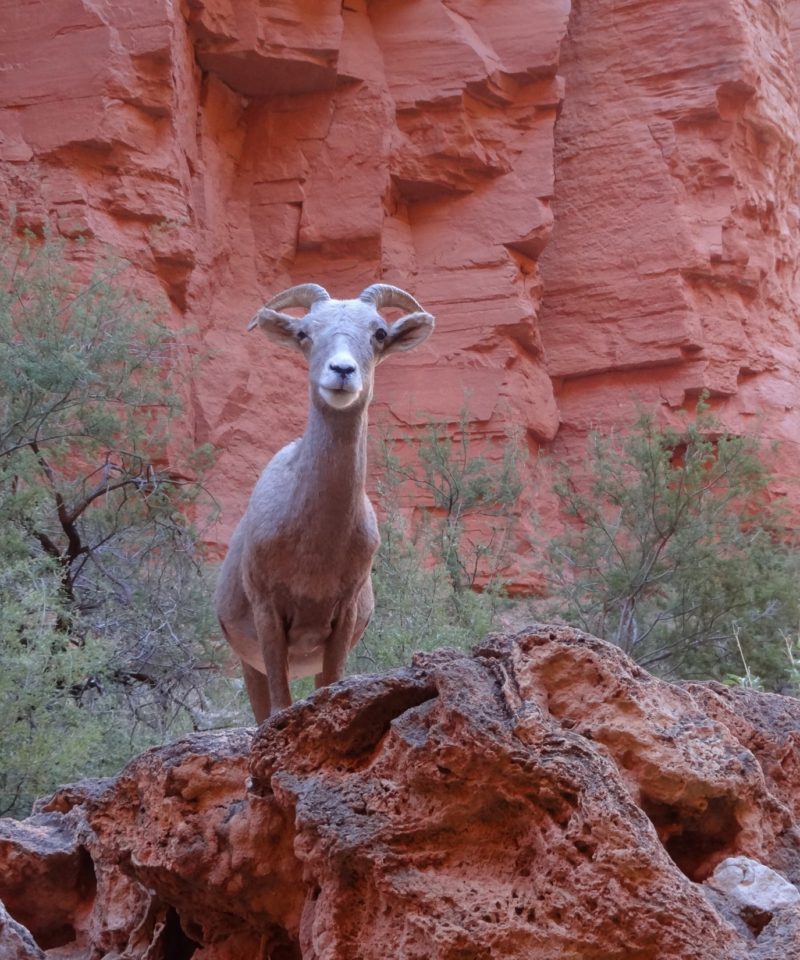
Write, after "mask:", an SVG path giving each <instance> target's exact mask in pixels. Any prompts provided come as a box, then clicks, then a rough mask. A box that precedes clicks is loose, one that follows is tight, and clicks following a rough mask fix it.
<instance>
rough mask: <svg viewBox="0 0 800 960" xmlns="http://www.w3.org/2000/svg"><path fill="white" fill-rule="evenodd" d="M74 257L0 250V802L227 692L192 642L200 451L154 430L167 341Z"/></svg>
mask: <svg viewBox="0 0 800 960" xmlns="http://www.w3.org/2000/svg"><path fill="white" fill-rule="evenodd" d="M85 260H86V253H85V250H84V249H83V248H82V247H81V246H80V245H67V244H65V243H62V242H57V241H54V240H45V241H43V242H39V241H35V240H32V239H31V240H27V241H23V242H17V241H16V240H15V239H14V238H12V237H10V236H8V235H6V239H5V245H4V248H3V250H2V253H0V607H2V610H3V616H2V623H0V723H2V729H3V731H4V736H3V751H2V754H1V755H0V813H9V812H11V813H21V812H25V811H26V809H27V808H28V807H29V805H30V801H31V799H32V797H34V796H35V795H36V794H37V793H39V792H41V791H43V790H46V789H49V788H51V787H53V786H55V785H56V784H57V783H59V782H61V781H63V780H65V779H70V778H75V777H79V776H84V775H87V774H101V773H108V772H110V771H112V770H114V769H115V768H116V767H117V766H119V765H120V764H121V763H122V762H124V761H125V760H126V759H127V758H128V757H129V756H130V755H131V754H132V753H134V752H135V751H137V750H138V749H141V748H142V747H143V746H145V745H148V744H150V743H157V742H162V741H163V739H164V738H166V737H168V736H171V735H174V734H175V733H178V732H181V731H183V730H186V729H192V728H197V727H198V726H205V725H213V724H215V723H217V721H218V720H220V719H223V720H224V718H225V717H229V716H234V715H236V709H237V705H238V699H237V695H236V691H235V690H232V689H230V688H229V685H228V684H227V683H226V682H225V680H224V678H223V677H222V675H221V673H220V672H219V670H218V663H217V660H218V653H217V648H216V647H215V646H212V644H211V643H209V642H208V641H206V640H205V638H207V637H212V636H214V635H215V633H216V630H215V628H214V626H213V618H212V614H211V611H210V606H209V601H208V597H209V594H210V590H209V585H208V578H207V575H206V571H205V564H204V561H203V554H202V550H201V547H200V539H199V536H198V532H197V530H196V528H195V523H198V522H203V521H204V518H205V517H206V516H207V515H208V513H209V509H210V503H209V502H208V500H207V498H206V497H205V496H204V490H203V486H202V482H201V479H202V471H203V468H204V465H205V464H207V463H208V462H210V451H207V450H194V449H192V448H191V446H186V445H184V446H182V445H181V444H179V443H178V442H177V441H176V440H175V438H174V437H172V436H171V435H170V425H171V423H172V422H173V421H174V418H175V417H177V416H179V415H180V413H181V403H180V392H181V389H182V387H183V384H182V383H181V381H180V378H179V376H178V364H177V362H176V360H177V354H178V350H179V348H180V344H179V341H178V339H177V338H176V336H175V334H174V333H173V332H172V331H170V330H169V329H168V328H167V327H166V326H164V325H163V324H162V323H160V322H159V321H158V319H157V316H156V313H155V311H154V309H153V307H152V306H151V305H150V304H149V303H147V302H146V301H144V300H143V299H142V298H140V297H138V296H137V295H136V294H135V293H134V292H133V291H132V289H131V287H130V280H129V279H128V278H127V276H126V268H127V267H126V264H124V263H120V262H118V261H115V260H113V259H111V258H109V259H107V260H104V261H102V262H97V263H95V264H94V265H93V266H91V269H89V265H87V264H86V263H85V262H84V261H85ZM81 270H83V272H81ZM167 449H169V455H167ZM190 518H193V521H194V522H193V521H192V519H190ZM220 713H221V714H222V716H221V717H220Z"/></svg>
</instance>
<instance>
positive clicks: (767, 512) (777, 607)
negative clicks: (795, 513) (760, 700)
mask: <svg viewBox="0 0 800 960" xmlns="http://www.w3.org/2000/svg"><path fill="white" fill-rule="evenodd" d="M764 456H765V452H764V450H763V449H762V447H761V445H760V444H759V443H758V441H756V440H754V439H752V438H748V437H737V436H733V435H731V434H730V433H727V432H725V431H724V430H723V429H722V428H721V427H720V425H719V424H718V423H717V422H716V420H715V419H714V417H713V416H711V415H710V413H709V411H708V409H707V407H706V404H705V402H704V401H703V400H701V401H700V403H699V404H698V407H697V410H696V416H695V417H694V418H686V422H685V424H684V425H683V426H682V427H681V429H679V430H676V429H673V428H671V427H662V426H658V425H656V423H655V422H654V419H653V417H652V416H650V415H649V414H647V413H642V414H641V415H640V416H639V418H638V420H637V422H636V424H635V425H634V427H633V429H632V430H631V432H630V433H629V434H628V435H626V436H625V437H622V438H602V437H600V436H598V435H593V436H592V437H591V457H590V469H589V472H588V473H589V475H588V480H587V481H586V483H585V485H582V486H579V485H578V484H577V483H576V482H575V481H574V479H573V478H572V477H571V476H570V474H569V471H568V470H566V469H561V470H558V469H557V470H556V473H557V482H556V485H555V491H556V494H557V497H558V499H559V502H560V505H561V509H562V511H563V513H564V515H565V518H566V526H565V529H564V532H563V534H562V535H561V536H559V537H556V538H555V539H554V540H553V541H552V542H551V543H550V545H549V548H548V550H547V554H548V564H549V578H550V585H551V590H552V596H553V598H554V599H555V606H554V609H555V611H556V612H557V613H558V614H560V615H561V616H562V617H563V618H564V619H566V620H567V621H568V622H571V623H575V624H576V625H579V626H580V627H582V628H584V629H586V630H587V631H589V632H590V633H593V634H596V635H597V636H600V637H604V638H605V639H607V640H611V641H612V642H614V643H616V644H617V645H618V646H620V647H621V648H622V649H623V650H625V652H626V653H628V654H630V655H631V656H632V657H634V658H635V659H636V660H637V661H638V662H639V663H641V664H642V665H643V666H645V667H647V668H649V669H652V670H655V671H657V672H660V673H662V674H664V675H666V676H670V677H703V678H708V677H716V678H720V679H722V678H724V677H725V676H727V675H728V674H737V675H738V674H740V673H741V668H742V658H744V659H745V661H746V663H747V670H749V671H752V674H753V675H757V676H758V677H760V678H761V680H762V682H763V683H764V684H765V685H767V686H769V687H771V688H775V687H780V686H781V685H782V684H785V683H786V681H787V672H786V667H787V659H786V653H785V644H784V640H783V636H782V634H783V633H784V632H787V631H791V630H792V629H793V627H794V625H795V624H796V623H797V622H798V614H800V609H799V608H798V597H797V582H798V580H797V576H798V568H799V564H798V552H797V550H796V548H795V544H794V543H793V542H790V540H789V538H788V535H787V527H786V524H785V520H784V518H783V516H782V514H781V511H780V508H779V506H778V505H776V504H774V503H772V502H770V499H769V497H768V496H767V494H766V484H767V480H768V468H767V466H766V464H765V459H764Z"/></svg>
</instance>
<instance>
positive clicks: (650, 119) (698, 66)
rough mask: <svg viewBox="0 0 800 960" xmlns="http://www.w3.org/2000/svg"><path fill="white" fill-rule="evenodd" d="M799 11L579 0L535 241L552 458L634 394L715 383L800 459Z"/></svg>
mask: <svg viewBox="0 0 800 960" xmlns="http://www.w3.org/2000/svg"><path fill="white" fill-rule="evenodd" d="M799 18H800V7H799V6H798V4H796V3H794V2H791V0H788V2H780V3H775V4H759V3H750V2H747V0H732V2H727V0H726V2H724V3H723V4H722V5H713V6H709V5H707V4H702V3H697V2H694V0H680V2H666V0H665V2H660V0H656V2H653V3H647V4H638V3H618V2H612V0H591V2H582V3H575V4H573V9H572V14H571V17H570V24H569V31H568V34H567V37H566V38H565V41H564V43H563V44H562V47H561V60H560V67H559V70H560V73H561V74H563V75H564V76H565V78H566V85H567V95H566V96H565V99H564V102H563V108H562V112H561V114H560V117H559V120H558V124H557V127H556V139H555V170H556V190H555V197H554V200H553V211H554V216H555V223H556V226H555V229H554V231H553V234H552V237H551V239H550V242H549V244H548V246H547V247H546V249H545V250H544V252H543V254H542V257H541V259H540V269H541V276H542V279H543V283H544V291H545V292H544V299H543V303H542V308H541V311H540V314H539V322H540V329H541V335H542V339H543V343H544V346H545V355H546V358H547V370H548V373H549V374H550V375H551V377H553V380H554V383H555V384H556V402H557V404H558V408H559V413H560V417H561V424H562V429H561V432H560V434H559V440H558V444H557V449H558V451H559V455H560V456H562V457H569V458H572V459H574V460H575V462H576V463H577V464H578V465H580V463H581V461H582V459H583V456H584V438H585V434H586V431H587V430H588V429H590V428H595V429H600V430H603V431H607V430H608V429H611V428H614V427H618V426H623V427H624V426H625V424H626V423H629V422H630V420H631V419H632V417H633V407H634V405H635V403H636V402H639V403H642V404H643V405H646V406H647V407H651V408H652V407H653V406H660V407H661V409H662V411H663V412H664V415H665V416H669V411H670V410H674V409H677V408H681V407H685V406H691V405H692V404H693V402H694V398H695V397H696V396H697V394H699V393H701V392H702V391H708V392H709V394H710V397H711V402H712V405H713V407H714V408H715V410H716V411H717V412H718V413H719V414H720V416H721V418H722V420H723V421H724V422H725V423H726V424H727V426H728V427H729V428H730V429H732V430H734V431H741V432H754V433H760V434H761V435H763V436H765V437H769V438H773V439H777V440H779V441H782V442H783V448H782V451H781V458H782V465H783V469H784V470H785V471H786V473H788V474H792V475H793V474H794V472H795V471H794V461H795V456H794V451H793V446H794V445H795V444H796V442H797V423H798V420H797V410H798V389H799V388H798V382H799V381H798V324H797V320H798V294H799V292H800V291H799V290H798V267H797V264H798V243H800V237H799V235H798V216H800V208H798V205H797V183H798V146H797V144H798V121H797V115H798V88H797V71H796V53H795V46H794V43H796V37H795V40H794V43H793V33H792V27H793V25H794V24H795V23H796V22H797V21H798V19H799ZM780 486H781V484H780V483H778V484H776V489H777V488H779V487H780ZM793 493H794V496H795V497H796V496H797V491H796V490H794V491H793Z"/></svg>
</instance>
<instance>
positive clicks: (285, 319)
mask: <svg viewBox="0 0 800 960" xmlns="http://www.w3.org/2000/svg"><path fill="white" fill-rule="evenodd" d="M256 327H259V328H260V329H261V331H262V332H263V333H265V334H266V335H267V336H268V337H269V338H270V340H274V341H275V342H276V343H280V344H282V345H283V346H284V347H298V348H299V343H298V342H297V332H298V330H299V329H300V323H299V321H298V320H297V318H296V317H290V316H289V314H288V313H279V312H278V311H277V310H271V309H270V308H269V307H262V308H261V309H260V310H259V311H258V313H257V314H256V315H255V316H254V317H253V319H252V320H251V321H250V323H248V324H247V329H248V330H255V328H256Z"/></svg>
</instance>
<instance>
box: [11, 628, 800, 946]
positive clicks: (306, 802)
mask: <svg viewBox="0 0 800 960" xmlns="http://www.w3.org/2000/svg"><path fill="white" fill-rule="evenodd" d="M799 748H800V702H798V701H797V700H792V699H789V698H784V697H779V696H775V695H770V694H759V693H754V692H752V691H747V690H742V689H739V690H730V689H727V688H725V687H722V686H720V685H718V684H709V685H703V684H687V685H683V686H673V685H670V684H667V683H664V682H662V681H659V680H656V679H655V678H653V677H651V676H649V675H648V674H647V673H645V672H644V671H643V670H641V669H640V668H638V667H637V666H635V665H634V664H633V663H632V662H631V661H630V660H628V659H627V657H625V655H624V654H622V653H621V652H620V651H619V650H618V649H617V648H616V647H612V646H611V645H609V644H606V643H603V642H602V641H599V640H595V639H593V638H590V637H587V636H585V635H582V634H579V633H576V632H573V631H571V630H568V629H566V628H561V627H546V626H535V627H532V628H530V629H528V630H526V631H523V632H521V633H519V634H517V635H516V636H513V637H494V638H489V639H488V640H487V641H485V642H484V643H483V644H482V645H480V646H479V648H478V649H477V650H476V654H475V656H474V657H468V656H465V655H463V654H457V653H455V652H452V651H451V652H447V651H440V652H439V653H436V654H426V655H423V656H420V657H419V659H418V661H417V662H416V664H415V665H414V666H413V667H412V668H410V669H403V670H398V671H395V672H393V673H390V674H387V675H384V676H376V677H351V678H349V679H348V680H345V681H343V682H341V683H339V684H336V685H334V686H332V687H328V688H326V689H324V690H321V691H319V692H317V693H316V694H315V695H314V696H313V697H312V698H310V699H309V700H306V701H300V702H298V703H296V704H294V706H292V707H291V708H290V709H289V710H287V711H284V712H283V713H281V714H279V715H278V716H276V717H274V718H272V719H271V720H269V721H267V723H265V724H264V725H263V726H262V727H261V728H260V729H259V730H258V732H257V733H255V735H254V732H253V731H252V730H233V731H228V732H219V733H216V734H210V733H208V734H198V735H195V736H191V737H187V738H185V739H183V740H181V741H178V742H177V743H175V744H172V745H171V746H168V747H163V748H160V749H153V750H150V751H148V752H147V753H145V754H143V755H142V756H141V757H139V758H137V759H135V760H134V761H132V762H131V763H130V764H129V765H128V766H127V767H126V768H125V770H123V771H122V773H121V774H120V775H119V776H118V777H116V778H114V779H112V780H106V781H92V782H85V783H80V784H77V785H75V786H72V787H65V788H63V789H61V790H60V791H58V792H57V793H56V794H55V795H54V796H53V797H52V798H50V799H47V800H46V801H44V802H42V803H40V805H39V811H38V813H37V814H36V815H35V816H33V817H31V818H30V819H29V820H26V821H22V822H18V821H13V820H4V821H0V900H3V901H4V902H5V906H6V908H7V910H8V912H9V913H10V915H11V916H12V917H13V918H14V919H13V921H12V920H11V919H9V918H8V916H6V917H5V919H4V917H3V914H2V911H0V956H2V957H3V958H6V957H15V958H16V960H33V958H39V960H42V958H43V957H44V954H43V953H42V949H46V950H47V951H48V954H47V956H48V957H50V958H51V960H56V958H58V960H67V958H69V960H84V958H89V957H91V958H100V957H105V958H119V957H126V958H128V960H145V958H147V960H153V958H164V960H176V958H189V957H192V958H194V960H239V958H242V957H264V958H269V957H271V958H275V960H278V958H281V960H289V958H295V960H298V958H301V957H302V958H303V960H312V958H313V960H356V958H358V960H370V958H380V960H383V958H385V957H387V956H392V957H399V958H403V960H445V958H446V960H467V958H470V960H484V958H489V957H509V958H519V960H551V958H554V957H558V958H560V960H596V958H599V957H602V958H603V960H746V958H749V960H792V958H795V957H798V956H800V893H799V892H798V890H797V888H796V886H793V885H792V884H795V885H797V884H800V820H798V817H799V816H800V799H799V798H800V764H799V763H798V756H800V753H799V752H798V751H799ZM248 775H249V779H247V778H248ZM741 857H746V858H748V859H747V860H741V859H734V860H731V859H730V858H741ZM759 864H760V866H759ZM720 865H723V866H720ZM766 868H770V869H766ZM773 871H774V872H773ZM731 875H733V882H731ZM742 877H744V879H745V880H746V881H748V882H744V883H741V882H738V883H737V879H739V878H742ZM754 878H755V879H754ZM751 881H752V882H751ZM26 930H29V931H30V934H28V933H27V932H26ZM31 935H32V936H31ZM33 938H35V941H36V942H35V943H34V940H33ZM37 944H38V945H37ZM4 950H5V951H6V952H4ZM11 951H16V952H11Z"/></svg>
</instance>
